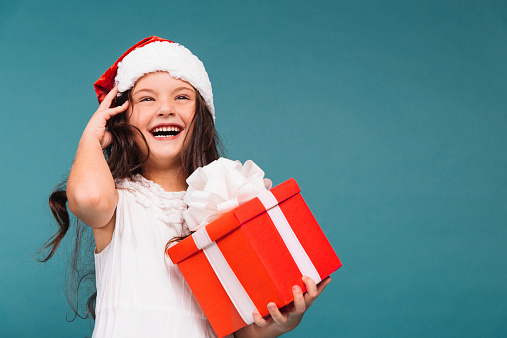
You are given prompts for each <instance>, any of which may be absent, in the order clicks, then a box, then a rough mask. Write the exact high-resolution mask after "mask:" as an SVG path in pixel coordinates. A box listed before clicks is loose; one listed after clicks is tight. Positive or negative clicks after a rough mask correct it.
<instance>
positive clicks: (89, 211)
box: [67, 88, 128, 228]
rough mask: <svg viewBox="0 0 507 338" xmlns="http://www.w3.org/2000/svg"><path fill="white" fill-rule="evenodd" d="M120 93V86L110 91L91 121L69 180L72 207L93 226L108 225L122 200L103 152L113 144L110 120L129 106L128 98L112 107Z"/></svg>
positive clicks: (70, 205) (68, 189)
mask: <svg viewBox="0 0 507 338" xmlns="http://www.w3.org/2000/svg"><path fill="white" fill-rule="evenodd" d="M117 92H118V90H117V88H114V89H113V90H111V92H109V94H108V95H107V96H106V97H105V99H104V101H102V103H101V104H100V106H99V108H98V109H97V111H96V112H95V114H93V116H92V118H91V119H90V121H89V122H88V125H87V126H86V128H85V130H84V132H83V135H82V136H81V140H80V141H79V146H78V149H77V153H76V157H75V159H74V163H73V165H72V169H71V171H70V174H69V179H68V181H67V198H68V201H69V210H70V211H71V212H72V213H73V214H74V215H76V216H77V217H78V218H79V219H81V220H82V221H83V222H84V223H86V224H87V225H89V226H91V227H93V228H101V227H103V226H105V225H106V224H108V222H109V221H110V220H111V219H112V217H113V214H114V210H115V208H116V204H117V203H118V192H117V191H116V189H115V185H114V180H113V176H112V175H111V171H110V170H109V167H108V165H107V162H106V159H105V158H104V154H103V152H102V148H103V147H106V146H107V145H109V144H110V143H111V135H110V134H109V132H107V131H106V123H107V121H108V120H109V119H110V118H111V117H112V116H114V115H116V114H118V113H120V112H122V111H125V109H127V107H128V101H127V102H125V104H123V105H122V106H119V107H115V108H109V107H110V105H111V103H112V101H113V98H114V97H115V95H116V93H117Z"/></svg>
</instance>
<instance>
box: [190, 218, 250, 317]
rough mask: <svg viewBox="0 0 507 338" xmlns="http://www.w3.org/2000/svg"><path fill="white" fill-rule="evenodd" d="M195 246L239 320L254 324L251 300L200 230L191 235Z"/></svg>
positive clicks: (222, 256) (209, 240)
mask: <svg viewBox="0 0 507 338" xmlns="http://www.w3.org/2000/svg"><path fill="white" fill-rule="evenodd" d="M192 237H193V239H194V242H195V245H196V246H197V247H198V248H199V250H200V249H202V251H203V252H204V254H205V255H206V258H207V259H208V261H209V263H210V265H211V267H212V268H213V271H215V274H216V275H217V277H218V280H219V281H220V283H221V284H222V286H223V287H224V290H225V292H226V293H227V295H228V296H229V298H230V300H231V302H232V304H233V305H234V307H235V308H236V310H237V311H238V313H239V315H240V316H241V319H243V321H244V322H245V323H246V324H252V323H253V322H254V319H253V315H252V313H253V312H254V311H255V310H257V309H256V307H255V305H254V303H253V301H252V299H251V298H250V296H249V295H248V293H247V292H246V290H245V288H244V287H243V285H241V282H240V281H239V280H238V277H236V275H235V274H234V271H232V269H231V266H230V265H229V263H227V260H226V259H225V257H224V255H223V253H222V251H220V248H219V247H218V246H217V244H216V243H215V242H212V241H211V239H210V238H209V235H208V233H207V231H206V228H202V229H200V230H199V231H197V232H195V233H194V234H193V235H192Z"/></svg>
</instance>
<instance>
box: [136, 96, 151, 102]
mask: <svg viewBox="0 0 507 338" xmlns="http://www.w3.org/2000/svg"><path fill="white" fill-rule="evenodd" d="M145 101H155V100H154V99H153V98H152V97H149V96H145V97H141V98H140V99H139V102H145Z"/></svg>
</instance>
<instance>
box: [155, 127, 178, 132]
mask: <svg viewBox="0 0 507 338" xmlns="http://www.w3.org/2000/svg"><path fill="white" fill-rule="evenodd" d="M161 131H180V128H179V127H176V126H170V127H157V128H155V129H153V133H157V132H161Z"/></svg>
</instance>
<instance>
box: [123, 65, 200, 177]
mask: <svg viewBox="0 0 507 338" xmlns="http://www.w3.org/2000/svg"><path fill="white" fill-rule="evenodd" d="M131 94H132V103H133V104H132V106H131V108H129V110H128V112H127V116H128V122H129V123H130V124H131V125H133V126H135V127H137V128H138V129H139V130H140V131H141V133H142V134H143V135H144V137H145V138H146V141H147V143H148V147H149V149H150V157H149V158H148V161H147V164H148V165H149V166H150V167H159V168H163V167H174V166H175V165H181V162H180V153H181V150H182V149H183V140H184V139H185V137H186V135H187V134H188V133H189V128H190V123H191V121H192V118H193V117H194V114H195V107H196V92H195V89H194V88H193V87H192V86H191V85H190V84H189V83H188V82H185V81H182V80H177V79H174V78H173V77H171V76H170V75H169V74H168V73H167V72H155V73H149V74H146V75H144V76H143V77H141V78H140V79H139V80H138V81H137V83H136V84H135V86H134V88H132V92H131ZM136 143H137V145H138V146H139V147H140V148H141V149H142V151H143V152H144V153H145V154H147V151H148V150H147V149H146V145H145V144H144V142H143V140H142V138H141V137H140V136H139V135H137V136H136Z"/></svg>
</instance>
